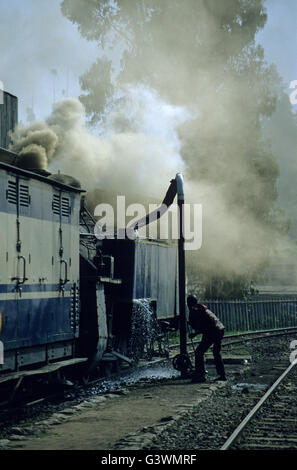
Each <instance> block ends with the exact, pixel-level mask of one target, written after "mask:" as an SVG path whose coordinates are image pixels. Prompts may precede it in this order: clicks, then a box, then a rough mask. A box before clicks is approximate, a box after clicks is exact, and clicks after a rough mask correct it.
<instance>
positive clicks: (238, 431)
mask: <svg viewBox="0 0 297 470" xmlns="http://www.w3.org/2000/svg"><path fill="white" fill-rule="evenodd" d="M296 364H297V360H295V361H294V362H292V363H291V364H290V365H289V367H288V368H287V369H286V370H285V371H284V372H283V373H282V374H281V375H280V377H279V378H278V379H277V380H276V381H275V382H274V384H273V385H272V386H271V387H270V388H269V390H267V392H266V393H265V395H263V397H262V398H261V399H260V400H259V401H258V403H257V404H256V405H255V406H254V408H253V409H252V410H251V411H250V412H249V414H248V415H247V416H246V417H245V418H244V420H243V421H242V422H241V423H240V424H239V426H237V428H236V429H235V431H233V433H232V434H231V436H230V437H229V438H228V439H227V440H226V442H225V443H224V445H223V446H222V447H221V448H220V450H228V449H229V447H230V446H231V445H232V444H233V443H234V441H236V439H237V438H238V436H239V435H240V434H241V432H242V431H243V430H244V428H245V427H246V425H247V424H248V423H249V422H250V420H251V419H252V418H253V417H254V416H255V414H256V413H257V411H259V409H260V408H261V406H262V405H263V403H265V401H266V400H267V398H268V397H269V396H270V395H271V394H272V393H273V392H274V390H275V389H276V388H277V387H278V386H279V384H280V383H281V382H282V381H283V379H284V378H285V377H286V376H287V375H288V374H289V372H290V371H291V369H292V368H293V367H294V366H295V365H296Z"/></svg>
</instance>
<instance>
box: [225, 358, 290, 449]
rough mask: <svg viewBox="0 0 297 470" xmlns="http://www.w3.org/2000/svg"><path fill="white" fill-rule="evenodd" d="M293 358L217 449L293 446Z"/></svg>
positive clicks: (288, 447)
mask: <svg viewBox="0 0 297 470" xmlns="http://www.w3.org/2000/svg"><path fill="white" fill-rule="evenodd" d="M296 405H297V367H296V361H294V362H293V363H291V364H290V366H289V367H287V368H286V370H285V371H284V372H283V373H282V374H281V375H280V376H279V378H278V379H277V380H276V381H275V382H274V384H273V385H272V386H271V387H270V388H269V389H268V390H267V391H266V393H265V394H264V395H263V397H262V398H261V399H260V400H259V401H258V403H257V404H256V405H255V406H254V407H253V408H252V410H251V411H250V412H249V413H248V415H247V416H246V417H245V418H244V420H243V421H242V422H241V423H240V424H239V426H237V428H236V429H235V430H234V431H233V433H232V434H231V436H229V437H228V439H227V440H226V442H225V443H224V444H223V446H222V447H221V449H220V450H235V449H236V450H239V449H240V450H268V449H270V450H289V449H297V427H296V424H297V407H296Z"/></svg>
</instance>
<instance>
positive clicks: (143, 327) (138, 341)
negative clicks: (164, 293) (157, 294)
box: [129, 299, 159, 361]
mask: <svg viewBox="0 0 297 470" xmlns="http://www.w3.org/2000/svg"><path fill="white" fill-rule="evenodd" d="M158 334H159V329H158V322H157V318H156V312H155V311H154V309H153V307H152V305H151V303H150V302H149V300H148V299H136V300H134V302H133V307H132V316H131V337H130V344H129V350H130V357H132V358H133V359H134V360H136V361H138V360H139V359H141V358H145V359H151V358H152V356H153V352H154V342H155V341H156V340H157V338H158Z"/></svg>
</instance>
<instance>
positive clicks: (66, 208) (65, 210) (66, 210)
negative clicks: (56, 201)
mask: <svg viewBox="0 0 297 470" xmlns="http://www.w3.org/2000/svg"><path fill="white" fill-rule="evenodd" d="M61 210H62V215H64V216H65V217H69V215H70V203H69V199H68V197H62V207H61Z"/></svg>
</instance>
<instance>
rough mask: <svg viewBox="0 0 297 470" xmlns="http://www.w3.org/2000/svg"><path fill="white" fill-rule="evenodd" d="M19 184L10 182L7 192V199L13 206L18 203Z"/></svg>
mask: <svg viewBox="0 0 297 470" xmlns="http://www.w3.org/2000/svg"><path fill="white" fill-rule="evenodd" d="M17 194H18V193H17V182H16V181H8V189H7V190H6V199H7V200H8V202H10V203H11V204H16V203H17Z"/></svg>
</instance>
